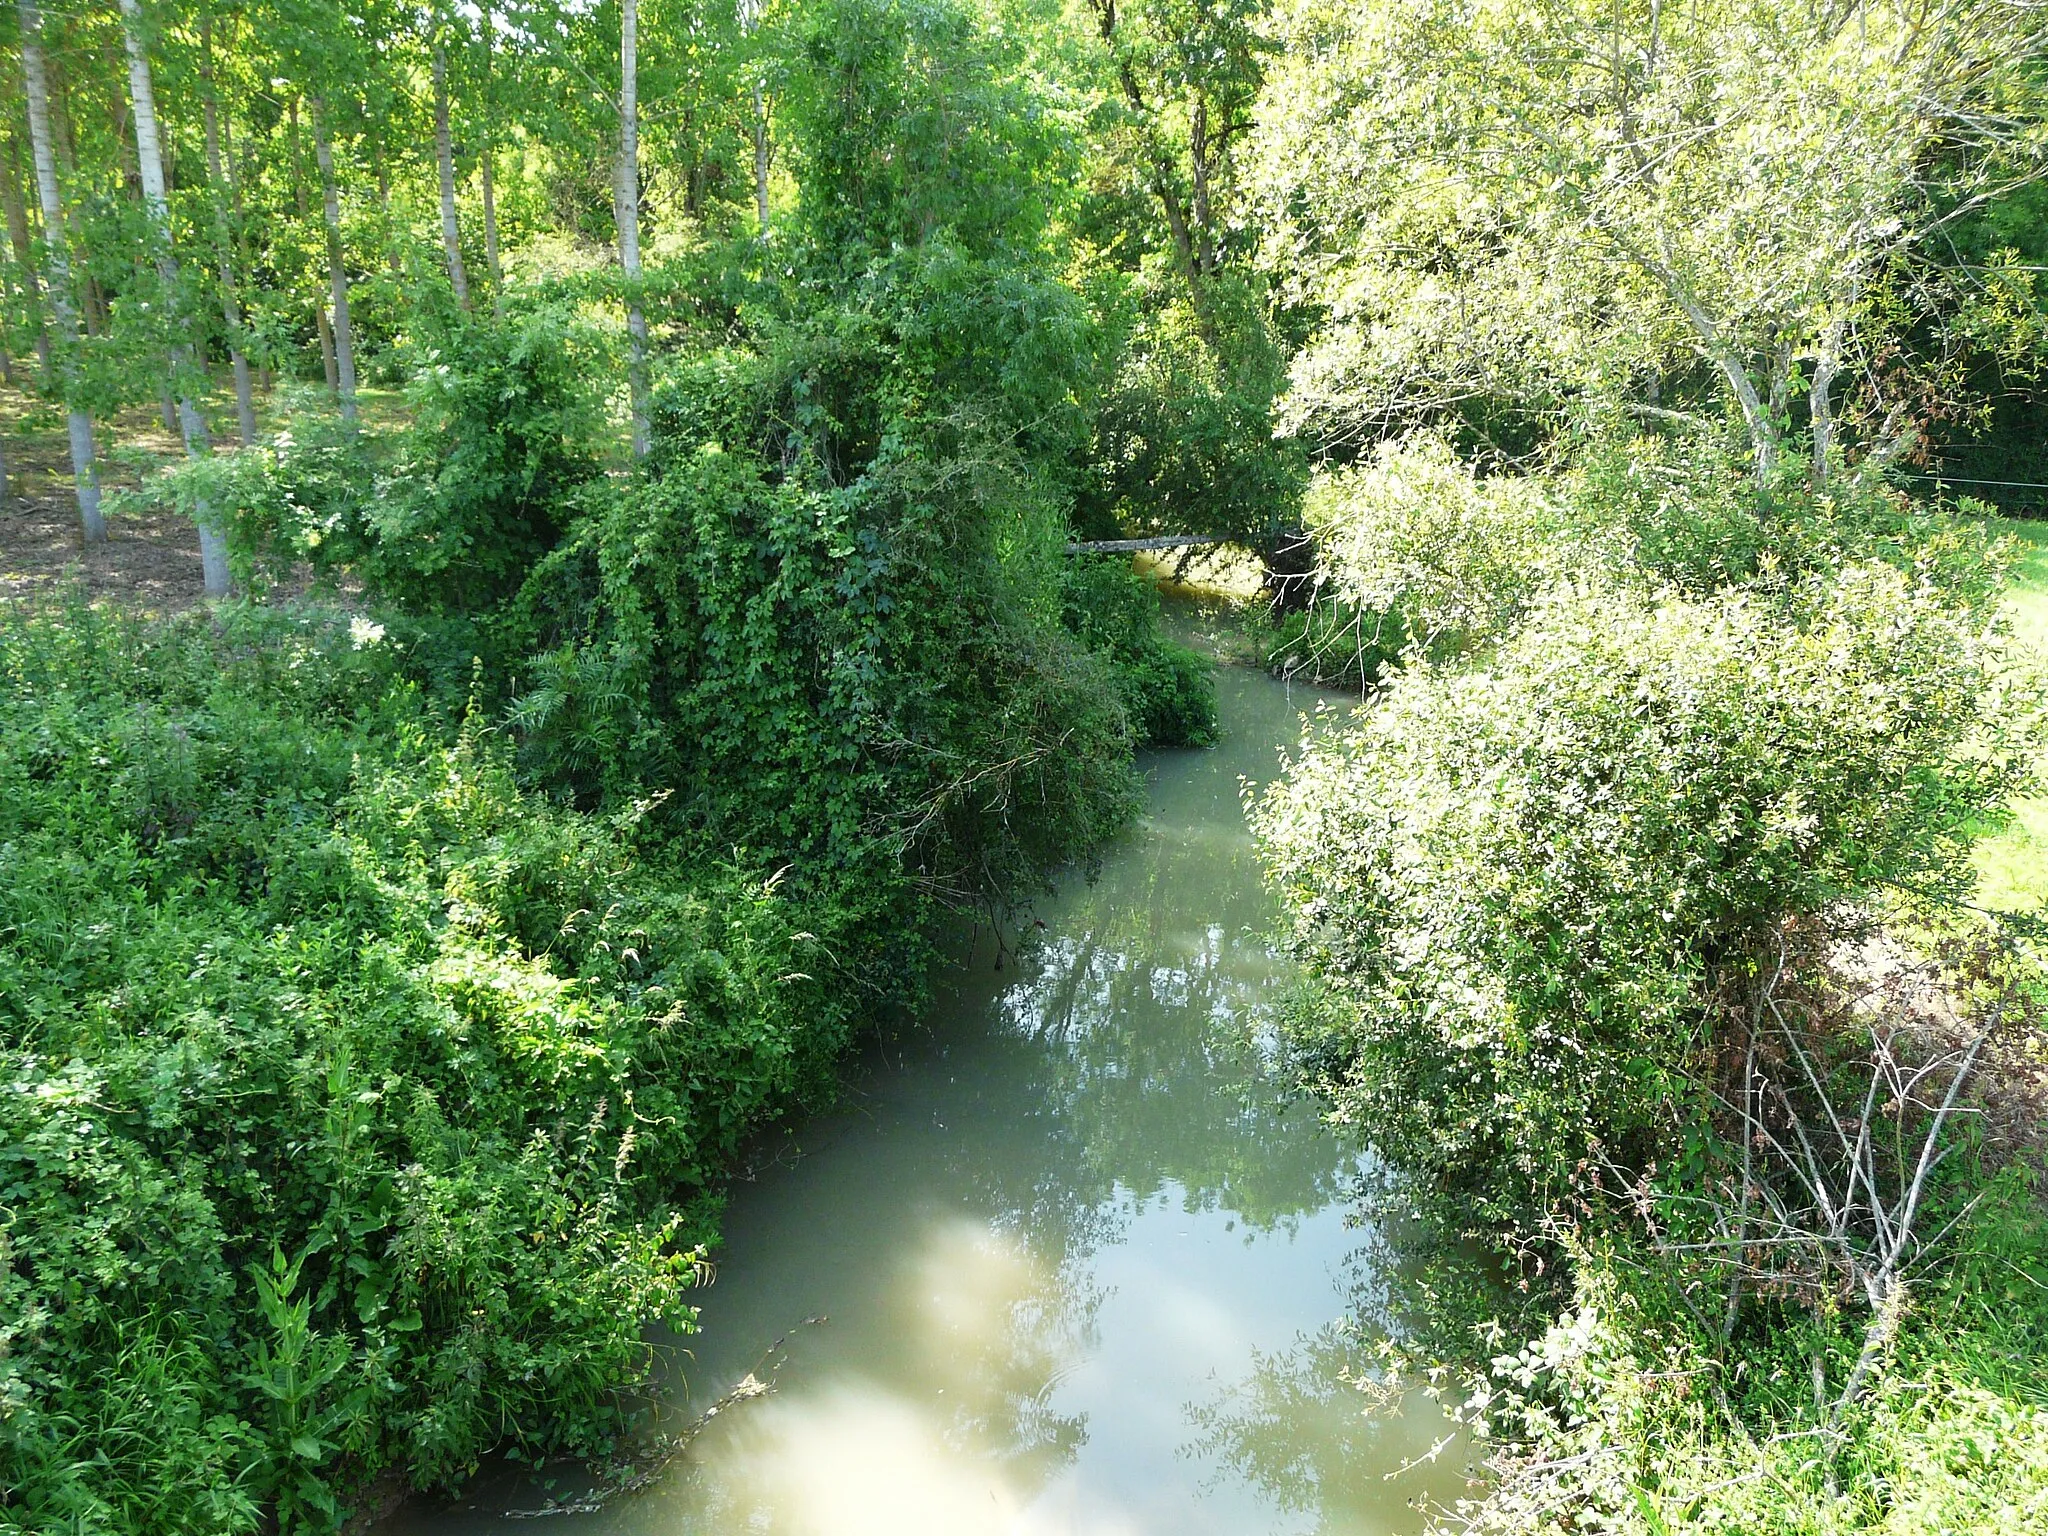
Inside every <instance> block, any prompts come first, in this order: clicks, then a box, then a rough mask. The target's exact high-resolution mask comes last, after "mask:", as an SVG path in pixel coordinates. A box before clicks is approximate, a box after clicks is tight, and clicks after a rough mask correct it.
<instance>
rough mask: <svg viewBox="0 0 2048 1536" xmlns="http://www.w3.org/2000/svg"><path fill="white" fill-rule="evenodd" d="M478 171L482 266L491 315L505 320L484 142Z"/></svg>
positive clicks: (502, 275) (487, 148) (487, 143)
mask: <svg viewBox="0 0 2048 1536" xmlns="http://www.w3.org/2000/svg"><path fill="white" fill-rule="evenodd" d="M479 169H481V170H482V172H483V179H484V265H485V266H486V267H488V268H489V269H490V274H491V314H492V315H493V316H494V317H496V318H497V319H499V320H502V319H504V318H505V269H504V268H503V267H502V266H501V265H500V264H499V261H498V199H497V193H496V192H495V191H494V190H493V188H492V186H491V144H490V141H489V140H488V139H486V140H485V141H484V149H483V158H482V163H481V165H480V167H479Z"/></svg>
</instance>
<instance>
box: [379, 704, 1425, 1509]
mask: <svg viewBox="0 0 2048 1536" xmlns="http://www.w3.org/2000/svg"><path fill="white" fill-rule="evenodd" d="M1314 700H1315V696H1314V695H1311V694H1306V693H1302V692H1300V691H1298V690H1297V691H1290V690H1289V689H1288V688H1287V687H1285V686H1284V685H1282V684H1280V683H1277V682H1274V681H1272V680H1271V679H1269V678H1267V677H1264V676H1262V675H1260V674H1257V673H1253V672H1249V671H1245V670H1242V669H1233V668H1225V669H1223V671H1222V672H1221V674H1220V677H1219V702H1220V705H1221V710H1222V722H1223V728H1224V738H1223V741H1222V744H1221V745H1220V746H1218V747H1216V748H1214V749H1212V750H1210V751H1206V752H1177V753H1165V754H1159V755H1157V756H1154V757H1152V758H1150V759H1149V760H1148V762H1147V764H1146V767H1147V773H1148V776H1149V779H1150V796H1149V802H1148V808H1147V814H1146V816H1145V819H1144V820H1143V822H1142V823H1141V824H1140V826H1139V827H1137V828H1136V829H1135V830H1134V831H1133V832H1132V833H1131V834H1130V835H1129V836H1128V837H1126V838H1125V839H1123V840H1121V841H1120V842H1119V843H1118V845H1117V846H1115V847H1114V848H1112V849H1111V850H1110V851H1109V853H1108V855H1107V857H1106V859H1105V861H1104V864H1103V868H1102V870H1101V873H1100V875H1099V877H1098V878H1097V879H1096V880H1094V881H1093V882H1084V881H1083V880H1081V879H1080V878H1078V877H1076V878H1075V879H1073V880H1071V881H1069V882H1068V884H1067V885H1066V887H1065V888H1064V889H1063V890H1062V891H1061V892H1060V893H1059V894H1058V895H1057V896H1055V897H1053V898H1051V899H1049V900H1048V901H1047V902H1045V903H1044V904H1042V905H1041V906H1040V908H1039V909H1038V912H1037V919H1036V922H1035V923H1034V924H1033V925H1032V926H1030V927H1029V928H1028V929H1027V931H1026V936H1025V938H1024V939H1023V940H1022V941H1021V942H1020V943H1018V944H1017V945H1016V947H1015V948H1014V950H1012V951H1010V952H1008V953H1001V954H999V953H998V952H997V950H996V947H995V946H994V944H993V942H992V941H991V940H988V939H986V938H984V939H983V940H982V941H981V943H980V944H979V946H978V947H976V948H975V949H974V950H973V951H971V952H969V953H965V954H963V955H962V956H961V957H959V958H958V960H957V962H956V963H955V964H953V965H951V966H950V967H949V968H948V971H947V974H946V975H945V976H944V977H943V978H942V979H941V982H940V984H939V987H938V992H937V996H936V998H935V999H934V1002H933V1005H932V1007H931V1008H930V1010H929V1011H928V1014H927V1016H926V1017H925V1018H924V1019H923V1020H921V1021H920V1022H919V1024H918V1025H917V1026H916V1027H914V1028H910V1029H907V1030H905V1031H902V1032H901V1033H899V1034H898V1035H897V1037H895V1038H893V1039H890V1040H888V1041H885V1042H882V1043H881V1044H879V1045H878V1046H876V1047H875V1048H874V1049H873V1050H872V1051H871V1052H870V1054H869V1056H868V1057H867V1059H866V1060H865V1062H864V1064H863V1065H862V1067H861V1069H860V1070H859V1071H857V1072H856V1073H855V1074H854V1075H853V1081H852V1086H851V1088H850V1090H849V1092H848V1094H847V1096H846V1098H845V1100H844V1102H843V1104H842V1106H841V1107H840V1108H839V1109H838V1110H836V1111H835V1112H833V1113H832V1114H830V1115H828V1116H825V1117H822V1118H821V1119H819V1120H816V1121H813V1122H811V1123H809V1124H807V1125H805V1126H803V1127H802V1128H801V1129H800V1130H799V1131H798V1132H797V1133H795V1134H794V1135H793V1136H792V1138H791V1139H790V1141H789V1142H788V1144H787V1145H786V1146H784V1147H782V1148H781V1149H779V1150H777V1149H774V1148H770V1149H767V1152H766V1153H764V1157H763V1162H764V1164H765V1166H762V1167H759V1168H757V1169H756V1170H755V1171H754V1172H753V1174H752V1175H751V1176H750V1177H749V1178H747V1179H746V1180H744V1181H742V1182H741V1183H739V1184H738V1185H737V1186H736V1188H735V1190H734V1192H733V1197H732V1202H731V1205H730V1207H729V1210H728V1212H727V1216H726V1220H725V1224H724V1232H725V1245H724V1249H723V1251H722V1255H721V1263H720V1266H719V1272H718V1277H717V1279H716V1282H715V1283H714V1284H713V1285H711V1286H710V1287H708V1288H706V1289H703V1290H701V1291H699V1292H698V1293H696V1296H695V1299H696V1301H697V1302H698V1304H699V1305H700V1307H701V1309H702V1312H701V1320H700V1321H701V1331H700V1332H699V1333H698V1334H696V1335H694V1336H692V1337H690V1338H688V1339H685V1340H681V1341H679V1342H678V1344H677V1346H676V1349H677V1351H678V1353H675V1354H674V1355H672V1356H671V1358H670V1361H669V1363H668V1365H667V1366H666V1367H665V1368H664V1371H663V1375H662V1381H663V1383H664V1386H663V1388H662V1392H661V1398H662V1414H661V1417H662V1418H663V1419H665V1420H666V1422H667V1424H668V1425H669V1426H670V1427H673V1426H674V1425H677V1424H683V1423H687V1422H689V1421H690V1420H691V1419H693V1418H694V1417H695V1416H696V1415H697V1414H698V1413H700V1412H701V1411H702V1410H703V1408H704V1407H706V1406H708V1405H709V1404H710V1403H712V1402H714V1401H716V1400H718V1399H719V1398H720V1397H721V1395H723V1394H725V1393H726V1392H727V1391H728V1389H729V1388H730V1387H731V1386H732V1385H733V1384H734V1383H735V1382H738V1381H741V1380H743V1379H744V1378H746V1377H747V1376H748V1375H749V1374H752V1375H753V1376H754V1377H755V1379H757V1380H761V1381H763V1382H765V1383H767V1384H768V1385H769V1386H770V1387H771V1388H772V1390H770V1391H768V1392H767V1393H765V1394H762V1395H759V1396H755V1397H751V1398H748V1399H745V1400H740V1401H735V1402H732V1403H730V1404H729V1405H728V1406H726V1407H725V1408H724V1409H723V1410H722V1411H721V1412H720V1413H719V1414H718V1415H717V1416H716V1417H714V1418H713V1419H711V1420H710V1421H709V1422H708V1423H707V1424H706V1426H705V1427H704V1429H703V1430H702V1432H701V1433H699V1434H698V1435H697V1437H696V1438H695V1440H694V1441H693V1442H692V1443H691V1444H690V1445H689V1447H688V1448H687V1450H686V1451H685V1452H684V1453H682V1454H681V1455H678V1456H677V1457H675V1458H674V1459H673V1460H672V1461H670V1462H669V1463H668V1464H667V1465H666V1466H665V1467H664V1468H663V1469H662V1471H661V1473H660V1475H659V1476H658V1477H657V1478H655V1479H654V1481H653V1482H652V1484H651V1486H649V1487H647V1488H645V1489H643V1490H642V1491H639V1492H636V1493H631V1494H628V1495H625V1496H623V1497H620V1498H618V1499H616V1500H614V1501H612V1502H610V1503H609V1504H608V1505H606V1506H605V1507H603V1508H602V1509H599V1510H595V1511H591V1512H585V1513H572V1514H560V1515H556V1516H553V1517H552V1518H550V1519H548V1520H546V1521H545V1522H543V1523H542V1528H544V1529H547V1530H550V1531H554V1532H560V1533H562V1536H569V1533H570V1532H574V1533H575V1536H595V1533H599V1532H602V1533H605V1536H697V1533H711V1532H721V1533H723V1532H772V1533H778V1536H785V1533H786V1536H867V1533H875V1536H882V1533H888V1536H982V1533H988V1536H995V1533H1003V1536H1040V1533H1044V1536H1051V1533H1061V1536H1069V1533H1070V1536H1169V1533H1171V1536H1204V1533H1217V1536H1221V1533H1226V1532H1227V1533H1231V1536H1262V1533H1273V1536H1281V1533H1294V1532H1324V1533H1331V1536H1338V1533H1341V1536H1380V1533H1391V1532H1401V1531H1412V1530H1416V1529H1419V1528H1420V1526H1421V1525H1422V1523H1423V1518H1422V1515H1421V1514H1420V1513H1419V1512H1418V1508H1417V1504H1418V1501H1444V1500H1448V1499H1450V1498H1453V1497H1455V1496H1456V1495H1457V1494H1458V1493H1459V1492H1460V1491H1461V1490H1462V1487H1463V1484H1462V1477H1461V1464H1462V1461H1463V1459H1464V1458H1463V1457H1462V1456H1461V1455H1460V1454H1459V1448H1458V1447H1457V1446H1456V1445H1455V1444H1454V1445H1453V1446H1452V1447H1451V1448H1450V1449H1449V1450H1446V1451H1445V1452H1444V1454H1442V1455H1441V1456H1439V1457H1437V1458H1435V1459H1434V1460H1431V1459H1429V1458H1428V1456H1427V1453H1428V1452H1429V1451H1430V1449H1431V1447H1432V1446H1433V1445H1434V1444H1436V1443H1437V1442H1438V1441H1439V1440H1441V1439H1442V1438H1444V1436H1445V1435H1446V1434H1447V1432H1448V1431H1447V1429H1446V1426H1445V1424H1444V1421H1443V1420H1442V1419H1441V1418H1440V1417H1439V1416H1438V1414H1437V1412H1436V1410H1435V1409H1434V1407H1433V1406H1432V1405H1430V1404H1428V1403H1426V1402H1420V1401H1411V1402H1410V1404H1409V1405H1408V1406H1407V1407H1406V1408H1405V1409H1404V1410H1403V1411H1401V1412H1399V1413H1395V1414H1386V1415H1381V1416H1378V1417H1375V1416H1374V1415H1373V1414H1371V1413H1370V1412H1368V1411H1367V1405H1366V1403H1365V1401H1364V1399H1363V1398H1362V1397H1360V1395H1359V1394H1358V1393H1357V1392H1356V1391H1354V1390H1353V1389H1351V1388H1349V1387H1347V1386H1345V1385H1344V1384H1343V1383H1342V1381H1341V1380H1340V1379H1339V1374H1338V1373H1339V1371H1340V1369H1341V1367H1342V1364H1343V1362H1344V1361H1345V1360H1346V1359H1347V1358H1349V1352H1348V1351H1347V1348H1346V1343H1345V1339H1344V1336H1343V1334H1342V1332H1341V1322H1342V1320H1343V1319H1344V1318H1345V1317H1346V1316H1348V1315H1351V1314H1352V1313H1353V1312H1355V1311H1356V1310H1357V1309H1358V1308H1359V1307H1361V1306H1366V1307H1369V1306H1370V1304H1371V1301H1372V1299H1373V1297H1374V1296H1375V1295H1376V1294H1377V1287H1376V1283H1375V1277H1376V1274H1377V1273H1378V1266H1379V1265H1380V1264H1382V1263H1383V1262H1385V1260H1384V1253H1383V1245H1382V1244H1381V1243H1380V1242H1379V1241H1378V1239H1377V1235H1376V1233H1375V1232H1374V1231H1373V1230H1372V1229H1371V1228H1370V1227H1369V1226H1362V1225H1359V1224H1358V1223H1357V1220H1356V1217H1355V1214H1354V1213H1355V1210H1356V1200H1355V1198H1354V1191H1355V1186H1356V1181H1357V1177H1358V1174H1359V1172H1360V1168H1361V1164H1360V1162H1359V1158H1358V1154H1357V1153H1356V1152H1355V1151H1354V1150H1352V1149H1349V1148H1347V1147H1345V1146H1344V1145H1342V1144H1341V1143H1339V1142H1338V1141H1336V1140H1334V1139H1333V1138H1331V1137H1330V1136H1329V1135H1327V1134H1326V1133H1324V1132H1323V1131H1322V1129H1321V1128H1320V1127H1319V1125H1318V1124H1317V1121H1316V1117H1315V1114H1314V1112H1313V1108H1312V1107H1311V1106H1309V1105H1306V1104H1303V1103H1300V1102H1290V1101H1289V1100H1288V1098H1287V1097H1286V1096H1285V1095H1284V1094H1283V1093H1282V1092H1281V1091H1280V1090H1279V1089H1278V1087H1277V1086H1276V1085H1275V1084H1274V1083H1273V1082H1272V1080H1271V1074H1270V1073H1269V1072H1268V1071H1267V1066H1268V1057H1269V1045H1270V1035H1271V1019H1272V1013H1273V1009H1274V1007H1275V1004H1276V1003H1277V1001H1278V999H1279V997H1280V996H1281V994H1282V992H1283V991H1284V989H1285V987H1286V985H1287V983H1288V981H1289V979H1290V971H1289V967H1288V963H1287V962H1286V961H1285V960H1284V959H1283V958H1282V957H1281V956H1279V955H1278V954H1276V953H1275V952H1274V951H1273V949H1272V947H1271V945H1270V942H1269V939H1268V936H1267V935H1268V933H1269V930H1270V926H1271V920H1272V908H1271V905H1270V901H1269V898H1268V897H1267V895H1266V894H1265V892H1264V891H1263V889H1262V887H1261V884H1260V880H1259V872H1258V867H1257V863H1256V860H1255V858H1254V854H1253V849H1252V844H1251V839H1250V837H1249V836H1248V834H1247V832H1246V830H1245V825H1244V818H1243V813H1242V810H1241V806H1240V801H1239V783H1240V777H1241V776H1243V777H1246V778H1250V779H1252V780H1255V781H1257V780H1263V779H1265V778H1267V777H1270V776H1271V774H1272V773H1273V771H1274V768H1275V765H1276V762H1277V750H1278V748H1279V747H1280V746H1282V745H1283V744H1285V743H1287V742H1290V741H1292V740H1293V739H1294V738H1295V736H1296V735H1297V734H1298V729H1299V727H1298V720H1299V714H1300V711H1301V710H1302V709H1304V708H1307V707H1310V706H1311V705H1312V704H1313V703H1314ZM778 1341H779V1343H778ZM566 1492H567V1494H568V1495H570V1496H573V1494H574V1492H575V1489H574V1486H573V1484H572V1485H569V1486H568V1488H567V1490H566ZM564 1496H565V1489H564V1487H562V1486H557V1485H551V1484H546V1483H544V1482H542V1481H540V1480H537V1479H535V1480H517V1479H507V1478H489V1479H486V1480H484V1481H482V1482H480V1483H479V1484H478V1485H477V1486H476V1487H475V1488H472V1489H471V1490H469V1491H468V1492H467V1493H466V1494H465V1495H464V1497H463V1498H462V1500H461V1501H459V1502H458V1503H457V1504H456V1505H455V1506H454V1507H452V1508H436V1507H430V1506H427V1505H424V1504H415V1505H413V1506H411V1507H409V1508H407V1509H405V1510H403V1511H401V1512H400V1513H399V1514H398V1515H397V1516H396V1517H394V1518H393V1519H392V1520H390V1521H388V1522H386V1523H385V1525H384V1526H383V1527H382V1528H381V1530H382V1532H383V1536H458V1533H460V1536H468V1533H474V1532H482V1531H509V1530H526V1531H530V1530H533V1529H535V1526H534V1525H532V1524H531V1523H529V1522H528V1521H526V1520H523V1519H522V1520H516V1521H515V1520H511V1519H509V1518H508V1517H507V1515H506V1511H507V1510H508V1509H529V1508H532V1507H536V1506H539V1505H541V1504H543V1503H544V1502H545V1501H546V1500H547V1499H549V1498H550V1497H554V1498H556V1499H558V1500H560V1499H562V1498H563V1497H564ZM573 1501H574V1500H573V1497H571V1502H573Z"/></svg>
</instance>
